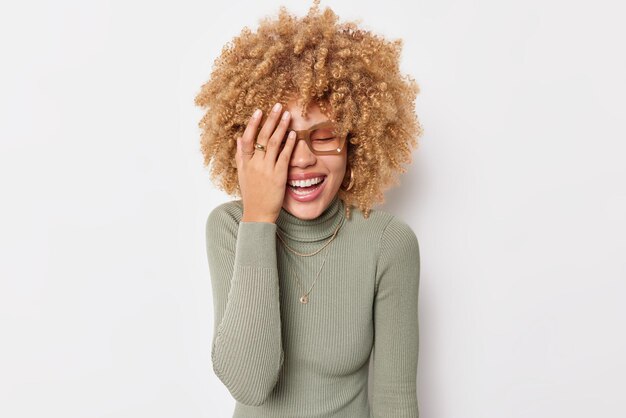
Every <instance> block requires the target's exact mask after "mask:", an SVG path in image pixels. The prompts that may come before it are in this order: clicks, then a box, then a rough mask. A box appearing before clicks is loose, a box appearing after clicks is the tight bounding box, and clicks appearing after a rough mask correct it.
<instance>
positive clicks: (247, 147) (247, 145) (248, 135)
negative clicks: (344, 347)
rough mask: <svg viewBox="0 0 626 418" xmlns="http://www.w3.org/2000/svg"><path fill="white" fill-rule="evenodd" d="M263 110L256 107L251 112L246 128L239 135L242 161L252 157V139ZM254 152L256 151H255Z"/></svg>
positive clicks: (254, 136)
mask: <svg viewBox="0 0 626 418" xmlns="http://www.w3.org/2000/svg"><path fill="white" fill-rule="evenodd" d="M262 114H263V111H261V109H256V110H255V111H254V113H253V114H252V117H251V118H250V120H249V121H248V124H247V125H246V129H245V130H244V132H243V135H242V136H241V140H240V141H241V154H242V159H243V160H244V161H248V160H250V159H251V158H252V156H253V152H254V141H255V140H256V133H257V131H258V126H259V123H260V121H261V115H262ZM255 154H256V153H255Z"/></svg>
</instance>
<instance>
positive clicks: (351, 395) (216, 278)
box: [206, 196, 420, 418]
mask: <svg viewBox="0 0 626 418" xmlns="http://www.w3.org/2000/svg"><path fill="white" fill-rule="evenodd" d="M242 214H243V206H242V202H241V200H233V201H230V202H227V203H222V204H220V205H219V206H217V207H216V208H214V209H213V210H212V211H211V213H210V214H209V216H208V219H207V223H206V239H207V241H206V244H207V256H208V263H209V273H210V276H211V283H212V290H213V303H214V314H215V316H214V330H213V342H212V347H211V360H212V363H213V370H214V371H215V374H216V375H217V377H218V378H219V379H220V380H221V381H222V382H223V383H224V385H225V386H226V388H228V390H229V392H230V393H231V395H232V396H233V397H234V398H235V400H236V404H235V410H234V415H233V418H305V417H306V418H313V417H315V418H335V417H336V418H339V417H345V418H372V417H374V418H409V417H410V418H416V417H418V415H419V414H418V402H417V394H416V375H417V360H418V346H419V330H418V313H417V312H418V310H417V306H418V304H417V300H418V287H419V274H420V254H419V246H418V241H417V238H416V235H415V233H414V232H413V230H412V229H411V228H410V227H409V226H408V225H407V224H406V223H404V222H403V221H401V220H399V219H398V218H397V217H395V216H393V215H391V214H389V213H387V212H384V211H381V210H376V209H372V211H371V212H370V217H369V219H365V218H364V217H363V215H362V213H361V212H360V211H359V210H358V209H357V208H353V209H352V216H351V219H347V218H346V217H345V213H344V203H343V201H342V200H340V199H339V198H338V196H335V198H334V200H333V201H332V202H331V204H330V205H329V206H328V207H327V208H326V210H325V211H324V212H323V213H322V214H321V215H320V216H319V217H318V218H316V219H312V220H303V219H300V218H297V217H296V216H294V215H292V214H290V213H289V212H287V211H285V210H284V209H281V212H280V215H279V217H278V219H277V221H276V223H270V222H240V220H241V217H242ZM339 224H342V226H341V228H340V229H339V232H338V233H337V236H336V237H335V239H334V240H333V241H332V242H331V243H330V245H328V246H327V247H326V248H325V249H323V250H322V251H321V252H319V253H317V254H316V255H314V256H311V257H301V256H298V255H295V254H293V253H291V252H290V251H288V250H287V249H286V248H285V247H284V245H283V243H282V242H281V241H280V240H279V238H278V237H277V236H276V235H277V233H278V234H281V236H282V237H283V238H284V240H285V241H286V242H287V244H288V245H289V246H290V247H292V248H293V249H295V250H296V251H298V252H301V253H305V254H309V253H311V252H314V251H316V250H317V249H319V248H321V247H322V246H323V245H324V244H325V243H326V242H327V241H328V240H329V239H330V237H331V236H332V234H333V232H334V230H335V228H336V227H337V225H339ZM324 257H327V258H326V261H325V263H324V265H323V267H322V269H321V271H320V275H319V278H318V279H317V282H316V284H315V286H314V287H313V290H312V291H311V293H310V294H309V302H308V303H307V304H303V303H301V302H300V300H299V298H300V296H301V295H302V294H303V293H304V291H303V290H302V289H301V287H300V286H298V281H297V278H296V277H294V274H293V272H294V271H295V273H296V274H297V276H298V277H299V278H300V281H301V282H302V286H303V287H304V288H305V290H306V291H308V290H309V289H310V287H311V285H312V284H313V281H314V280H315V276H316V274H317V272H318V270H319V269H320V266H322V262H323V260H324ZM372 348H373V351H372ZM370 354H371V355H372V356H373V360H372V361H373V363H374V364H373V376H372V379H373V382H372V388H371V389H372V393H371V394H370V395H369V396H370V398H371V402H368V371H369V359H370ZM216 418H217V417H216Z"/></svg>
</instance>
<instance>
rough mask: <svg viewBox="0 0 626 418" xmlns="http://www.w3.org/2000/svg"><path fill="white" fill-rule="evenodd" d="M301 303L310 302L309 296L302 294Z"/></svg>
mask: <svg viewBox="0 0 626 418" xmlns="http://www.w3.org/2000/svg"><path fill="white" fill-rule="evenodd" d="M300 303H309V296H308V295H302V296H300Z"/></svg>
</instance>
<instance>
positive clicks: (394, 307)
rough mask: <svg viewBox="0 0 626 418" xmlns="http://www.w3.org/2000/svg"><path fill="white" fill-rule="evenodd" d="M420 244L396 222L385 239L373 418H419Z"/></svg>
mask: <svg viewBox="0 0 626 418" xmlns="http://www.w3.org/2000/svg"><path fill="white" fill-rule="evenodd" d="M419 275H420V254H419V245H418V241H417V237H416V236H415V233H414V232H413V231H412V230H411V228H410V227H409V226H408V225H407V224H405V223H403V222H402V221H400V220H398V219H397V218H393V219H392V220H391V221H390V222H389V224H387V227H386V228H385V231H384V232H383V235H382V237H381V242H380V256H379V259H378V267H377V269H376V280H377V288H376V289H377V290H376V296H375V298H374V352H373V354H372V355H373V363H374V364H373V366H374V368H373V374H374V379H373V391H372V399H371V400H372V405H371V411H372V417H375V418H392V417H393V418H418V417H419V411H418V402H417V382H416V378H417V358H418V350H419V328H418V311H417V298H418V288H419Z"/></svg>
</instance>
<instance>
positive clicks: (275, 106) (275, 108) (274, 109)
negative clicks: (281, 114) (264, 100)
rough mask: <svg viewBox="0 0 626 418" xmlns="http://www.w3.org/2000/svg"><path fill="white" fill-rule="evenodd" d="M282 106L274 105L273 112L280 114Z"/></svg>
mask: <svg viewBox="0 0 626 418" xmlns="http://www.w3.org/2000/svg"><path fill="white" fill-rule="evenodd" d="M280 106H281V105H280V103H276V104H275V105H274V107H273V108H272V110H273V111H274V112H278V111H279V110H280Z"/></svg>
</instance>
